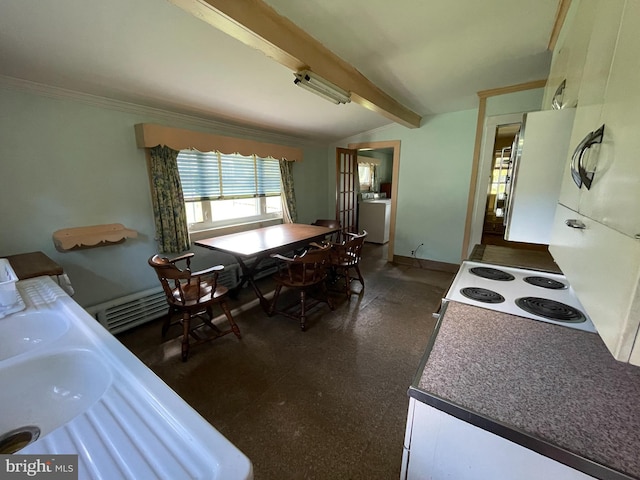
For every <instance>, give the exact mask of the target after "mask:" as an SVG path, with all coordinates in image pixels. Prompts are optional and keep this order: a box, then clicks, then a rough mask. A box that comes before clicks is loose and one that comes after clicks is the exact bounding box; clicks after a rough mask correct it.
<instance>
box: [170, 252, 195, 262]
mask: <svg viewBox="0 0 640 480" xmlns="http://www.w3.org/2000/svg"><path fill="white" fill-rule="evenodd" d="M194 255H195V254H194V253H193V252H189V253H185V254H184V255H180V256H179V257H176V258H172V259H171V260H169V262H170V263H176V262H180V261H182V260H191V259H192V258H193V256H194Z"/></svg>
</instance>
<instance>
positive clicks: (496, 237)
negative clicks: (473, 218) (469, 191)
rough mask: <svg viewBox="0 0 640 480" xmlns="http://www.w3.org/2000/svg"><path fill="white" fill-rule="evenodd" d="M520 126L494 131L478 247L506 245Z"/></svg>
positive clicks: (498, 127)
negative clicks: (507, 215) (479, 244)
mask: <svg viewBox="0 0 640 480" xmlns="http://www.w3.org/2000/svg"><path fill="white" fill-rule="evenodd" d="M520 126H521V123H520V122H518V123H509V124H502V125H498V126H497V128H496V133H495V138H494V144H493V157H492V161H491V166H490V170H489V185H488V188H487V201H486V204H485V210H484V221H483V224H482V239H481V243H482V244H484V245H487V244H488V245H503V244H504V243H505V242H506V240H505V239H504V234H505V231H506V223H505V218H506V215H505V212H506V204H507V195H508V194H509V191H508V187H509V181H510V180H511V179H510V175H511V174H512V171H513V169H512V168H511V165H512V163H513V158H514V155H515V151H514V150H515V148H516V146H515V145H514V141H515V139H516V135H517V134H518V132H519V131H520Z"/></svg>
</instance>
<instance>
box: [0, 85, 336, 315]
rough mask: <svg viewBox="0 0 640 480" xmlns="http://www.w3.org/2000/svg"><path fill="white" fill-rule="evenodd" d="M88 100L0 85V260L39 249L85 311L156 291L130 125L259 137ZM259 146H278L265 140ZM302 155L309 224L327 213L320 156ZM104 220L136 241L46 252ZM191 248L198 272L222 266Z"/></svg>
mask: <svg viewBox="0 0 640 480" xmlns="http://www.w3.org/2000/svg"><path fill="white" fill-rule="evenodd" d="M92 101H94V103H96V104H97V105H92V104H89V103H87V101H85V100H84V99H79V100H76V99H73V98H62V97H51V96H44V95H41V94H37V93H31V92H25V91H18V90H13V89H10V88H8V87H7V88H4V87H0V105H2V108H0V163H1V165H2V167H1V170H0V179H1V188H0V204H1V205H2V211H1V212H2V213H1V214H0V218H1V220H2V221H1V227H0V228H1V229H2V235H1V236H0V257H2V256H7V255H13V254H18V253H25V252H31V251H38V250H40V251H43V252H45V253H46V254H47V255H49V256H50V257H51V258H52V259H54V260H55V261H56V262H58V263H59V264H60V265H62V267H63V268H64V269H65V271H66V272H67V273H68V275H69V277H70V278H71V282H72V284H73V286H74V288H75V290H76V295H75V300H76V301H78V303H80V304H81V305H83V306H85V307H86V306H90V305H94V304H96V303H100V302H103V301H106V300H110V299H112V298H116V297H119V296H122V295H126V294H130V293H133V292H137V291H141V290H144V289H147V288H151V287H154V286H156V285H157V279H156V278H155V274H154V273H153V271H152V270H151V268H150V267H149V266H148V265H147V259H148V258H149V257H150V256H151V255H152V254H154V253H156V242H155V241H154V235H155V228H154V224H153V214H152V209H151V198H150V193H149V183H148V176H147V170H146V162H145V155H144V151H143V150H141V149H138V148H137V147H136V142H135V136H134V129H133V126H134V125H135V124H136V123H144V122H148V123H159V124H164V125H171V126H175V127H179V128H192V129H194V130H200V131H212V132H214V133H220V134H226V135H235V136H247V135H249V134H251V136H252V138H254V139H258V140H260V139H261V133H260V132H253V133H251V132H249V131H245V132H244V135H240V134H235V133H230V132H229V131H224V130H223V129H220V128H217V129H214V128H212V127H206V126H203V125H204V124H205V123H206V122H203V121H201V120H198V119H190V118H189V117H184V116H178V115H175V116H172V115H170V114H167V113H165V112H159V111H155V110H151V109H144V108H133V107H132V106H127V105H126V104H121V103H115V102H107V101H97V100H96V99H93V100H92ZM100 104H102V106H100ZM230 130H231V129H230ZM263 140H264V141H269V142H271V143H278V142H277V141H275V140H274V137H273V136H268V138H264V139H263ZM281 143H286V142H281ZM291 144H295V142H294V141H293V140H292V141H291ZM304 152H305V159H304V160H303V161H302V162H298V163H296V165H295V166H294V179H295V186H296V194H297V197H298V200H299V214H300V219H301V221H312V220H313V219H314V218H315V217H316V216H320V215H321V214H324V212H325V210H326V208H327V207H326V188H325V187H326V185H327V183H328V172H327V169H326V158H327V153H326V152H327V151H326V148H311V149H306V148H305V150H304ZM103 223H122V224H124V225H125V226H126V227H129V228H133V229H135V230H137V231H138V232H139V235H138V238H137V239H131V240H127V241H126V242H124V243H122V244H119V245H112V246H106V247H99V248H92V249H86V250H77V251H71V252H66V253H61V252H58V251H57V250H56V249H55V248H54V245H53V242H52V240H51V235H52V233H53V232H54V231H56V230H58V229H61V228H67V227H79V226H86V225H97V224H103ZM194 248H195V249H194V251H195V252H196V258H198V262H197V263H196V267H197V268H199V265H202V266H211V265H213V264H216V263H219V262H220V261H224V262H225V263H228V262H229V261H230V259H229V258H227V259H224V258H222V257H220V256H219V255H218V256H216V255H214V254H213V253H211V252H209V251H207V250H205V249H202V248H200V247H194Z"/></svg>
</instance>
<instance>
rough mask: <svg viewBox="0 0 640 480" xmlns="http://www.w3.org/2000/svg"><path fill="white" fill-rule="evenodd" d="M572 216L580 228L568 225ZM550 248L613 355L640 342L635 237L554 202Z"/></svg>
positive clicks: (639, 265) (639, 259) (626, 355)
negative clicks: (554, 209) (639, 335)
mask: <svg viewBox="0 0 640 480" xmlns="http://www.w3.org/2000/svg"><path fill="white" fill-rule="evenodd" d="M567 220H577V221H579V222H581V223H582V224H583V225H584V228H582V229H579V228H571V227H569V226H568V225H567V224H566V221H567ZM549 251H550V252H551V254H552V255H553V258H554V260H555V261H556V263H558V265H559V266H560V268H561V269H562V272H563V273H564V274H565V275H566V277H567V279H568V280H569V283H570V284H571V286H572V287H573V289H574V290H575V292H576V294H577V295H578V298H579V299H580V302H581V303H582V305H583V306H584V308H585V310H586V311H587V313H588V314H589V317H590V318H591V320H592V321H593V323H594V325H595V326H596V328H597V330H598V334H599V335H600V337H601V338H602V340H603V341H604V343H605V345H606V346H607V348H608V349H609V351H611V353H612V354H613V356H614V357H615V358H616V359H617V360H620V361H622V362H629V360H630V355H631V350H632V348H633V346H634V342H635V343H638V342H640V338H638V340H637V341H636V339H637V337H638V327H639V326H640V292H639V288H640V283H639V281H640V241H638V240H635V239H632V238H630V237H628V236H626V235H623V234H621V233H619V232H617V231H615V230H613V229H611V228H608V227H606V226H605V225H602V224H600V223H598V222H596V221H594V220H592V219H590V218H588V217H585V216H583V215H580V214H579V213H577V212H575V211H573V210H569V209H568V208H565V207H563V206H562V205H559V206H558V208H557V210H556V218H555V221H554V228H553V235H552V237H551V245H550V247H549Z"/></svg>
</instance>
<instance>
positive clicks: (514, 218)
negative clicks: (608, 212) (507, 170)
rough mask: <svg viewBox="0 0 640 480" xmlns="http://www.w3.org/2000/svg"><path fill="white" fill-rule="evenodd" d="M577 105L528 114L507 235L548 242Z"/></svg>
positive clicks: (515, 171) (517, 157)
mask: <svg viewBox="0 0 640 480" xmlns="http://www.w3.org/2000/svg"><path fill="white" fill-rule="evenodd" d="M574 114H575V109H574V108H565V109H562V110H545V111H541V112H531V113H527V114H525V117H524V121H523V124H522V127H521V130H520V137H519V141H518V149H517V153H516V155H515V156H514V159H513V162H514V165H513V183H512V185H511V189H510V191H509V194H508V197H507V198H508V203H507V205H508V207H507V215H506V216H507V219H506V231H505V236H504V238H505V239H506V240H510V241H514V242H528V243H538V244H544V245H548V244H549V241H550V240H551V228H552V225H553V217H554V214H555V210H556V205H557V203H558V194H559V192H560V184H561V180H562V173H563V168H564V163H565V159H566V158H567V151H568V149H569V137H570V135H571V128H572V126H573V118H574Z"/></svg>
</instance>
